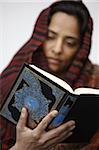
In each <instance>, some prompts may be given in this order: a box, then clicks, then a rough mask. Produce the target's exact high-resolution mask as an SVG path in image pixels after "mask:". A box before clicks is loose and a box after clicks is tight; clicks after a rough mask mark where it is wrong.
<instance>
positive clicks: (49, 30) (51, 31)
mask: <svg viewBox="0 0 99 150" xmlns="http://www.w3.org/2000/svg"><path fill="white" fill-rule="evenodd" d="M48 32H50V33H53V34H55V35H58V33H56V32H55V31H53V30H51V29H48Z"/></svg>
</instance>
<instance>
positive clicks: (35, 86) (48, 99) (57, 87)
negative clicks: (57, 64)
mask: <svg viewBox="0 0 99 150" xmlns="http://www.w3.org/2000/svg"><path fill="white" fill-rule="evenodd" d="M22 107H26V108H27V109H28V112H29V120H30V121H34V122H35V123H37V124H38V123H39V122H40V121H41V119H42V118H43V117H44V116H46V115H47V114H48V112H49V111H51V110H53V109H57V110H58V112H59V113H58V115H57V116H56V117H55V118H54V119H53V120H52V121H51V123H50V124H49V127H48V129H51V128H54V127H57V126H59V125H60V124H62V123H63V122H64V121H67V120H70V119H74V120H75V121H76V122H77V127H76V130H75V131H74V134H73V136H71V138H70V139H69V140H68V141H69V142H81V141H84V142H86V141H88V140H89V139H90V137H91V136H92V135H93V134H94V132H95V131H96V130H97V129H98V128H99V118H98V115H99V89H92V88H78V89H76V90H74V91H73V89H72V88H71V87H70V85H68V84H67V83H66V82H65V81H63V80H61V79H60V78H58V77H56V76H54V75H52V74H50V73H48V72H46V71H44V70H42V69H40V68H38V67H36V66H35V65H28V64H24V65H23V67H22V69H21V71H20V73H19V75H18V77H17V79H16V80H15V82H14V84H13V86H12V88H11V90H10V92H9V94H8V95H7V98H6V100H5V103H4V105H3V106H2V108H1V111H0V114H1V115H2V116H3V117H5V118H6V119H8V120H9V121H11V122H12V123H14V124H17V122H18V119H19V116H20V113H21V109H22Z"/></svg>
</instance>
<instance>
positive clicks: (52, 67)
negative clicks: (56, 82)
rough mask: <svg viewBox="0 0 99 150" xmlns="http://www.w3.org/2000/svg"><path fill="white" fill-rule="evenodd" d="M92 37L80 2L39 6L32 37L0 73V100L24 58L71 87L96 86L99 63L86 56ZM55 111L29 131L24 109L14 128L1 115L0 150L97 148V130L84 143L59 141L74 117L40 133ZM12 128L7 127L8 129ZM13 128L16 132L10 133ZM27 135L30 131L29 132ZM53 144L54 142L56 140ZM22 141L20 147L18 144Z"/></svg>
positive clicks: (63, 136) (85, 10) (62, 2)
mask: <svg viewBox="0 0 99 150" xmlns="http://www.w3.org/2000/svg"><path fill="white" fill-rule="evenodd" d="M91 36H92V19H91V17H90V14H89V11H88V10H87V8H86V7H85V5H84V4H83V3H82V2H81V1H59V2H56V3H54V4H52V5H51V6H50V7H49V8H47V9H45V10H44V11H43V12H42V13H41V14H40V16H39V18H38V20H37V22H36V25H35V29H34V32H33V35H32V37H31V38H30V40H29V41H28V42H27V43H26V44H25V45H24V46H23V47H22V48H21V50H19V52H18V53H17V54H16V55H15V56H14V58H13V59H12V61H11V63H10V64H9V65H8V67H7V68H6V69H5V70H4V71H3V73H2V75H1V81H0V86H1V93H2V94H1V104H3V102H4V99H5V97H6V95H7V93H8V92H9V89H10V87H11V86H12V84H13V82H14V80H15V78H16V76H17V74H18V72H19V71H20V69H21V66H22V65H23V63H24V62H27V63H32V64H36V65H38V66H39V67H41V68H43V69H45V70H47V71H49V72H51V73H53V74H55V75H56V76H58V77H60V78H62V79H64V80H65V81H66V82H68V83H69V84H70V85H71V86H72V87H73V88H74V89H75V88H77V87H83V86H87V87H93V88H99V75H98V74H99V67H98V66H97V65H93V64H92V63H91V62H90V61H89V59H88V56H89V53H90V48H91ZM55 115H56V111H54V112H51V113H50V114H48V116H46V117H45V118H44V119H43V120H42V121H41V123H40V124H39V125H38V126H37V127H36V128H35V129H33V130H32V131H31V129H29V128H27V127H26V120H27V116H28V113H27V111H26V109H25V108H23V110H22V113H21V117H20V119H19V122H18V125H17V129H15V126H14V125H12V124H11V123H10V122H8V121H7V120H5V119H4V118H1V127H2V130H1V131H2V137H1V138H2V145H3V147H2V149H4V150H6V149H8V148H10V147H12V146H13V145H14V146H13V147H12V148H11V150H13V149H16V150H17V149H18V150H20V149H22V148H24V150H27V149H29V150H31V149H32V150H33V149H35V150H36V149H38V150H39V149H40V150H41V149H48V148H49V149H50V148H52V147H53V149H55V148H56V149H59V148H60V149H68V150H70V149H76V150H77V148H80V149H81V148H82V149H87V148H88V149H92V148H93V149H98V148H99V132H98V131H97V133H96V134H95V136H94V137H93V138H92V139H91V143H89V144H88V145H86V146H85V144H84V143H81V144H67V143H66V144H60V143H61V142H62V141H63V140H65V139H66V138H67V137H68V136H70V135H71V134H72V131H73V129H74V127H75V122H74V121H69V122H67V123H65V124H63V125H62V126H60V127H58V128H56V129H54V130H51V131H49V132H45V129H46V127H47V125H48V123H49V122H50V120H51V119H52V118H53V117H54V116H55ZM11 129H12V130H11ZM15 131H16V133H15ZM31 134H32V136H31ZM57 144H58V145H57ZM24 145H25V146H24Z"/></svg>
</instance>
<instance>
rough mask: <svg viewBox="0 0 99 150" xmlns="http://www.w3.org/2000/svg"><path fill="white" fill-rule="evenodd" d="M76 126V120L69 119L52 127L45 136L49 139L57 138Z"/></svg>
mask: <svg viewBox="0 0 99 150" xmlns="http://www.w3.org/2000/svg"><path fill="white" fill-rule="evenodd" d="M74 128H75V122H74V121H69V122H67V123H65V124H63V125H61V126H59V127H57V128H55V129H52V130H50V131H48V132H46V133H45V136H44V138H45V139H46V141H47V140H50V139H53V138H56V137H60V135H62V134H65V135H66V134H68V133H69V132H71V131H72V130H73V129H74Z"/></svg>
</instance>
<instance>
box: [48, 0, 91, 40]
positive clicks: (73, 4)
mask: <svg viewBox="0 0 99 150" xmlns="http://www.w3.org/2000/svg"><path fill="white" fill-rule="evenodd" d="M50 8H51V9H50V12H49V17H48V24H49V23H50V21H51V18H52V16H53V15H54V14H55V13H57V12H64V13H67V14H69V15H73V16H76V17H77V18H78V21H79V25H80V33H81V37H82V36H83V34H84V32H85V31H86V28H87V25H88V19H89V16H90V14H89V11H88V9H87V7H86V6H85V5H84V4H83V2H82V1H73V0H72V1H70V0H64V1H58V2H55V3H53V4H52V5H51V7H50Z"/></svg>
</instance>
